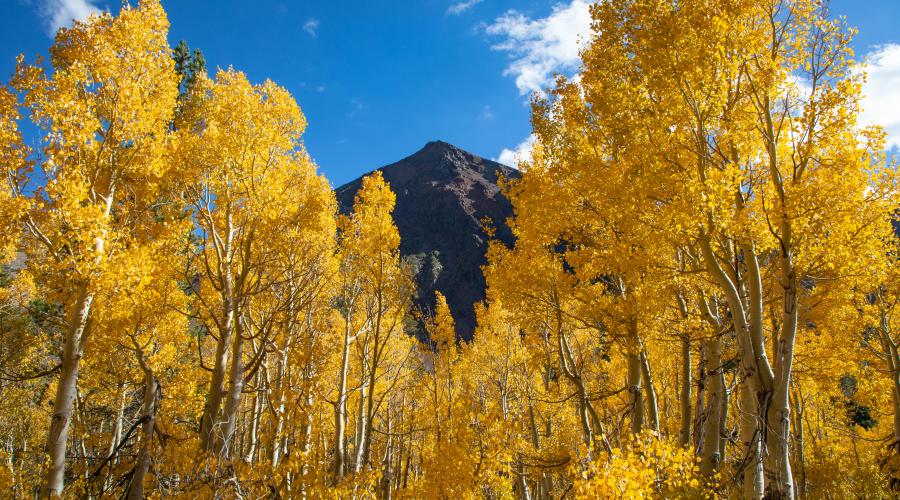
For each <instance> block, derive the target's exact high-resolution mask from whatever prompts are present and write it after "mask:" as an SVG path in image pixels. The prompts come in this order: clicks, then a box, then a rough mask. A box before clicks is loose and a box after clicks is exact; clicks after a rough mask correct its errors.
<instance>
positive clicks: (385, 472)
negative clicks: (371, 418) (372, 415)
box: [381, 409, 394, 500]
mask: <svg viewBox="0 0 900 500" xmlns="http://www.w3.org/2000/svg"><path fill="white" fill-rule="evenodd" d="M391 432H392V427H391V412H390V409H388V411H387V444H386V446H385V450H384V460H382V461H381V464H382V465H381V468H382V476H381V498H382V499H383V500H391V483H392V482H393V477H394V470H393V453H394V439H393V436H392V435H391Z"/></svg>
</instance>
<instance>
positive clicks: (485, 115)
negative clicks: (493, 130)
mask: <svg viewBox="0 0 900 500" xmlns="http://www.w3.org/2000/svg"><path fill="white" fill-rule="evenodd" d="M478 119H479V120H484V121H488V120H493V119H494V110H493V109H491V107H490V106H489V105H485V106H484V107H483V108H481V113H479V114H478Z"/></svg>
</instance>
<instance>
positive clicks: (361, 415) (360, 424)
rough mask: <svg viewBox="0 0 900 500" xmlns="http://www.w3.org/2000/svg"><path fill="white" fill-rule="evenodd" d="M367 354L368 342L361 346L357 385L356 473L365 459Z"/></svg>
mask: <svg viewBox="0 0 900 500" xmlns="http://www.w3.org/2000/svg"><path fill="white" fill-rule="evenodd" d="M368 356H369V349H368V344H366V345H365V347H364V348H363V362H362V370H361V371H360V373H361V382H360V387H359V412H358V414H357V419H356V448H355V450H354V451H355V452H356V456H355V457H354V462H353V472H354V473H358V472H360V471H361V470H362V468H363V466H364V465H365V464H364V463H363V462H364V460H365V452H366V447H367V446H368V445H367V444H366V439H367V437H368V435H367V433H366V428H367V427H368V418H367V417H368V415H367V414H366V408H367V407H368V406H367V405H366V402H367V399H368V398H367V397H366V388H367V385H366V364H367V363H366V359H367V358H368Z"/></svg>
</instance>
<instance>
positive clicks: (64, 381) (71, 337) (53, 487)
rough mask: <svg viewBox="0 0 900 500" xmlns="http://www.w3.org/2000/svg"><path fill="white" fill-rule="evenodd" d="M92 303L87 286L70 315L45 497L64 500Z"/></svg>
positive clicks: (49, 437) (50, 438)
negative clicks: (74, 409)
mask: <svg viewBox="0 0 900 500" xmlns="http://www.w3.org/2000/svg"><path fill="white" fill-rule="evenodd" d="M93 300H94V295H93V293H90V292H88V289H87V285H82V286H81V287H80V289H79V292H78V298H77V300H76V301H75V304H74V305H73V306H72V309H71V311H70V313H69V325H68V330H67V332H66V343H65V345H64V347H63V353H62V366H61V367H60V376H59V383H58V385H57V386H56V397H55V398H54V400H53V417H52V418H51V420H50V432H49V433H48V435H47V454H48V456H49V459H50V467H49V468H48V470H47V477H46V479H45V483H44V487H43V488H42V491H41V496H42V497H59V496H62V491H63V485H64V478H65V471H66V444H67V442H68V439H69V422H70V421H71V419H72V407H73V405H74V402H75V388H76V384H77V382H78V368H79V365H80V363H81V356H82V348H83V346H84V336H85V333H86V332H85V328H86V326H87V321H88V315H89V313H90V310H91V303H92V302H93Z"/></svg>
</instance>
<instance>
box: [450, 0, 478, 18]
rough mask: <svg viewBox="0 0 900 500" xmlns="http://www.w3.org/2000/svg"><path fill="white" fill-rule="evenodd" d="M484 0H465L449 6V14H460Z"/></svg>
mask: <svg viewBox="0 0 900 500" xmlns="http://www.w3.org/2000/svg"><path fill="white" fill-rule="evenodd" d="M482 1H483V0H465V1H464V2H458V3H455V4H453V5H451V6H450V7H447V15H450V16H458V15H460V14H462V13H463V12H465V11H467V10H469V9H471V8H472V7H474V6H476V5H478V4H480V3H481V2H482Z"/></svg>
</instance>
